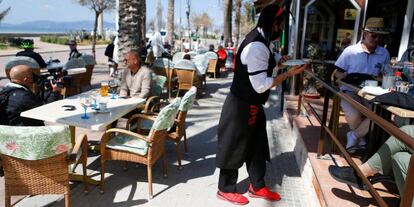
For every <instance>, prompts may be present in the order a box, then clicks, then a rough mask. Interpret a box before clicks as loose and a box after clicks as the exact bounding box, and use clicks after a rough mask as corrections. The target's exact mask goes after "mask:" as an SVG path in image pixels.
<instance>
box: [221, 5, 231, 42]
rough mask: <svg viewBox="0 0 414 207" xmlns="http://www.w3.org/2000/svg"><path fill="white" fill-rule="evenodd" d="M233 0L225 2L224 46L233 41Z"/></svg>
mask: <svg viewBox="0 0 414 207" xmlns="http://www.w3.org/2000/svg"><path fill="white" fill-rule="evenodd" d="M232 10H233V0H224V22H223V25H224V46H225V45H227V42H228V41H231V22H232V20H231V19H232V18H231V17H232Z"/></svg>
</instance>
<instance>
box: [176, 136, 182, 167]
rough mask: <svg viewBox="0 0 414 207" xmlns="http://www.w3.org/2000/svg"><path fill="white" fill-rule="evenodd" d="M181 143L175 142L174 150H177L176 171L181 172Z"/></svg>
mask: <svg viewBox="0 0 414 207" xmlns="http://www.w3.org/2000/svg"><path fill="white" fill-rule="evenodd" d="M180 145H181V143H180V141H179V140H178V141H176V142H175V148H176V149H177V161H178V169H179V170H181V169H182V168H183V167H182V166H181V146H180Z"/></svg>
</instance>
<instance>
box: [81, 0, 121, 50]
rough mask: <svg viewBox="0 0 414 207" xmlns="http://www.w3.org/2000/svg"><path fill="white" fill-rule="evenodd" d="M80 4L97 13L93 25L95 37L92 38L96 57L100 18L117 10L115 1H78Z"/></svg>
mask: <svg viewBox="0 0 414 207" xmlns="http://www.w3.org/2000/svg"><path fill="white" fill-rule="evenodd" d="M78 1H79V4H81V5H82V6H88V7H89V8H90V9H91V10H93V11H94V12H95V22H94V25H93V36H92V54H93V56H94V57H96V55H95V46H96V31H97V28H98V18H99V16H100V15H101V14H102V13H103V12H104V11H105V10H108V9H113V8H115V5H116V1H115V0H78Z"/></svg>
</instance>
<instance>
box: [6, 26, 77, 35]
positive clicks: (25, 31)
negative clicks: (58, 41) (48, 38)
mask: <svg viewBox="0 0 414 207" xmlns="http://www.w3.org/2000/svg"><path fill="white" fill-rule="evenodd" d="M68 32H70V30H64V29H51V28H47V29H30V28H4V27H0V35H1V34H64V33H68Z"/></svg>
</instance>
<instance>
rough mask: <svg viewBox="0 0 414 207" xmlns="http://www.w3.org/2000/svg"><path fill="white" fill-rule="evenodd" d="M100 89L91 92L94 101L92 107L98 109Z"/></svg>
mask: <svg viewBox="0 0 414 207" xmlns="http://www.w3.org/2000/svg"><path fill="white" fill-rule="evenodd" d="M98 93H99V92H98V91H96V90H93V91H92V92H91V93H90V97H91V99H92V101H93V103H92V104H91V106H92V109H94V110H95V109H96V108H98V104H97V99H98Z"/></svg>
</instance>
